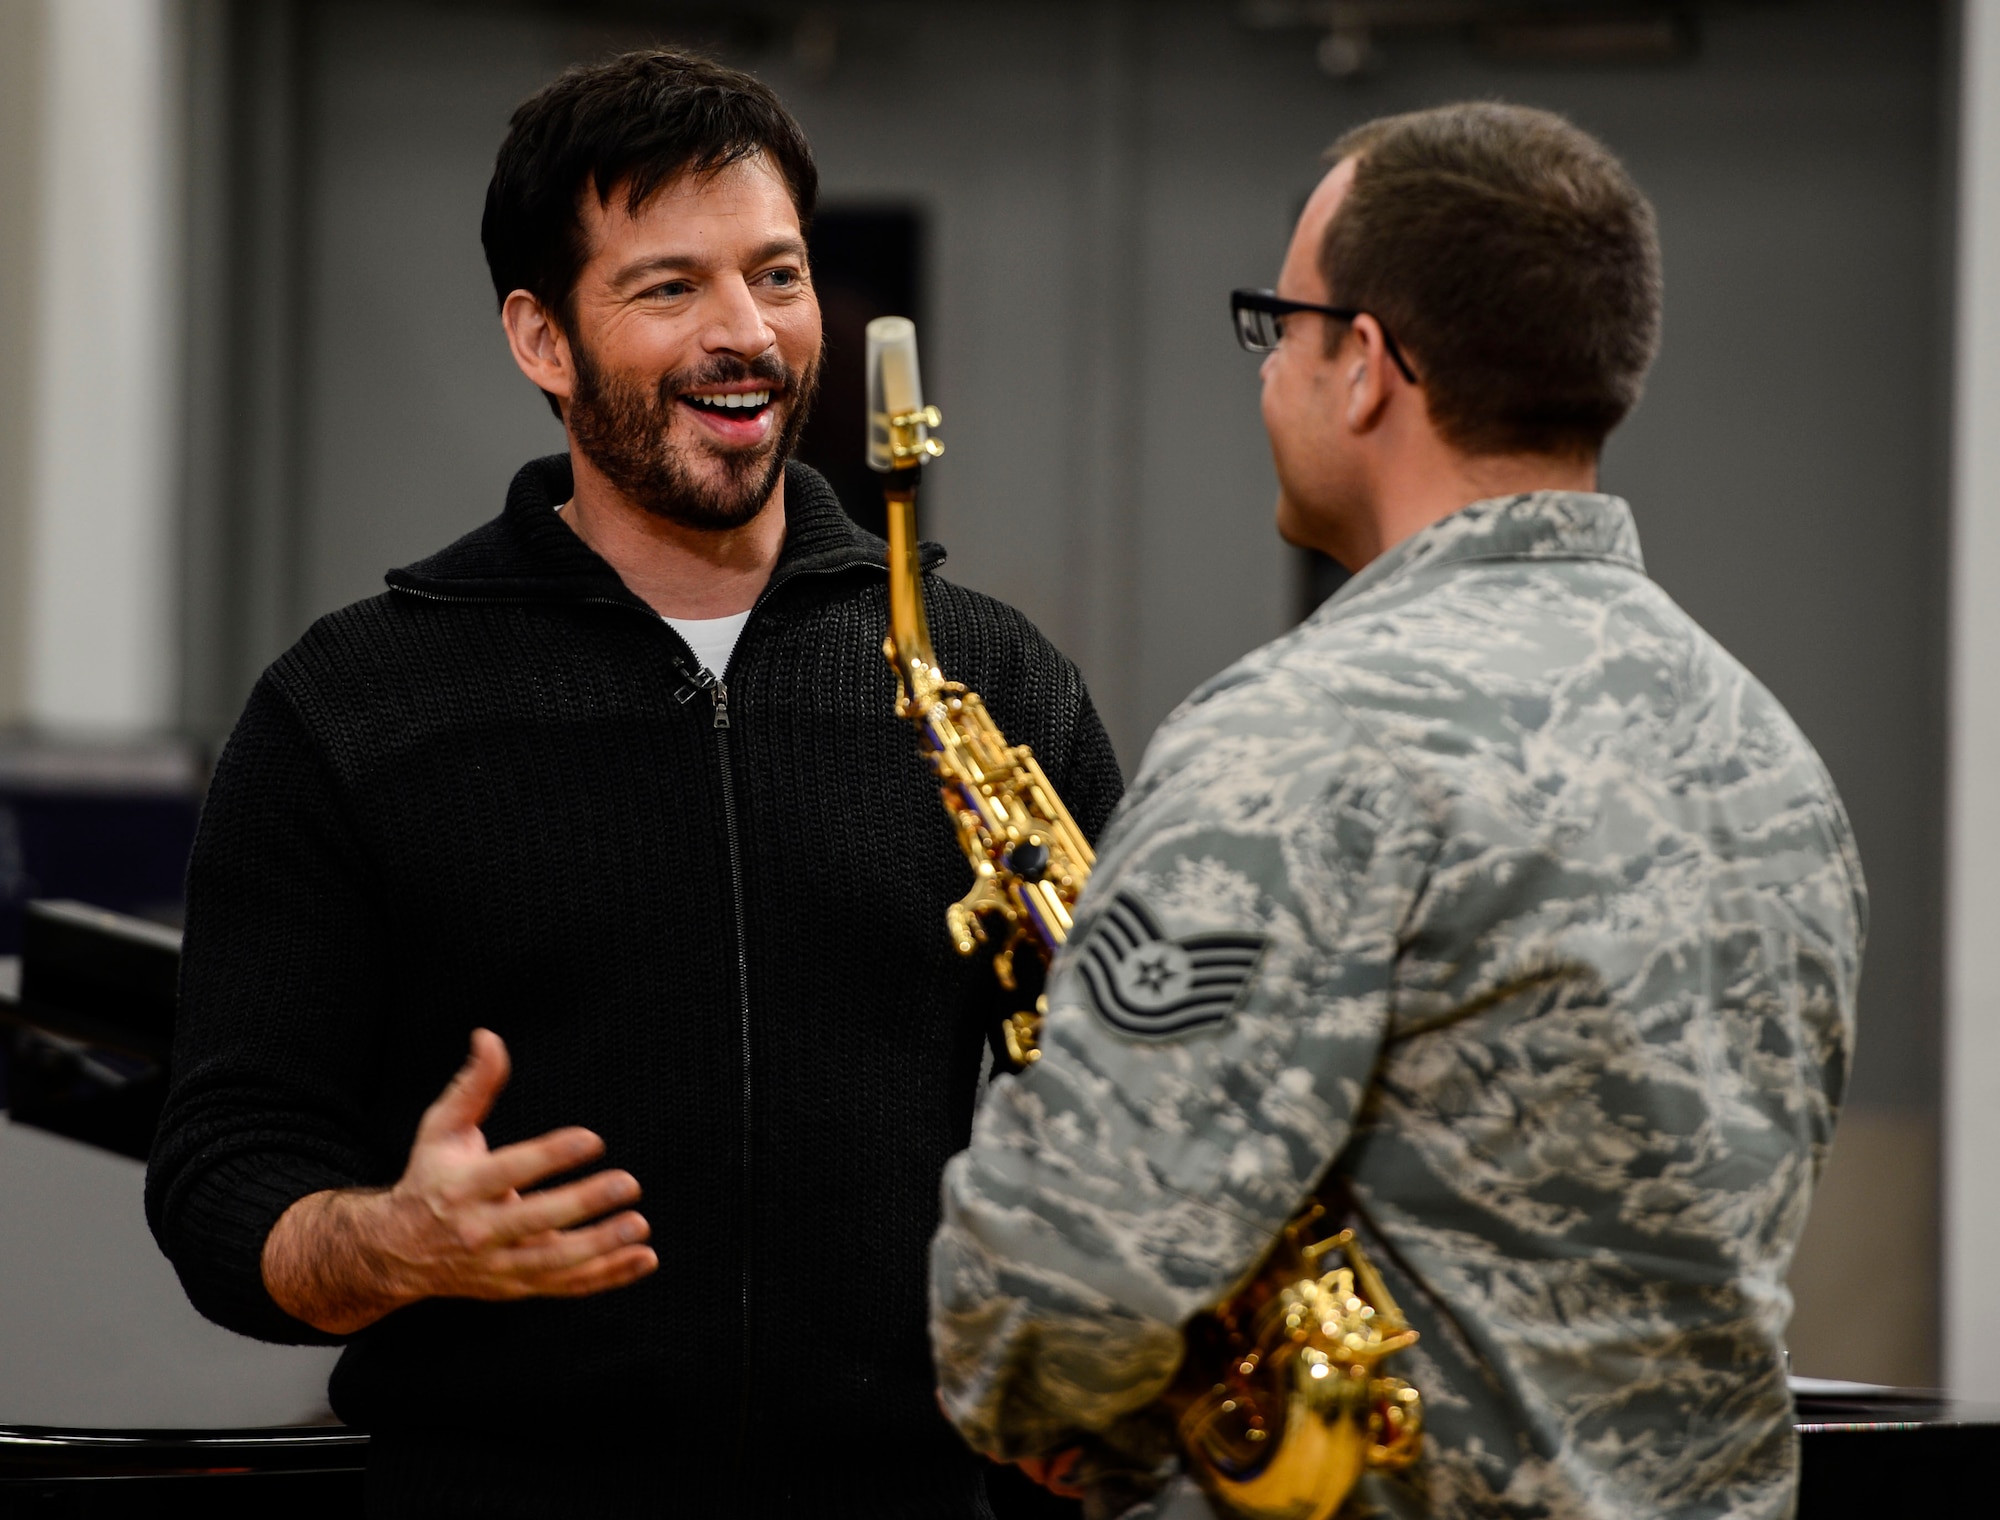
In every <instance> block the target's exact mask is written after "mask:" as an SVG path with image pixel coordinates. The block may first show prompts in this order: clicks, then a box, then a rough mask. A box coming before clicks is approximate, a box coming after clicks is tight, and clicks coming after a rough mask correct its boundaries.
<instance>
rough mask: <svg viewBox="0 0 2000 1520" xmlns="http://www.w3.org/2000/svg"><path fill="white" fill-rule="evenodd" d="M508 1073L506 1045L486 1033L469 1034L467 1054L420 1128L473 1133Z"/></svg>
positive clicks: (499, 1039)
mask: <svg viewBox="0 0 2000 1520" xmlns="http://www.w3.org/2000/svg"><path fill="white" fill-rule="evenodd" d="M510 1070H511V1063H510V1062H509V1061H508V1058H507V1045H506V1042H505V1041H504V1040H502V1039H501V1038H500V1036H499V1035H497V1034H495V1033H494V1032H493V1031H492V1030H490V1029H475V1030H473V1031H472V1052H471V1054H470V1055H468V1056H467V1057H466V1058H465V1064H464V1065H463V1066H461V1067H459V1069H458V1072H457V1074H456V1075H455V1076H453V1077H452V1079H451V1081H450V1082H449V1083H447V1084H446V1085H445V1090H444V1091H443V1092H442V1093H440V1094H439V1095H438V1100H437V1102H435V1103H433V1104H432V1105H431V1106H430V1111H429V1112H428V1113H426V1114H425V1115H424V1124H423V1127H424V1128H425V1129H433V1128H435V1129H442V1130H459V1129H475V1128H477V1127H478V1126H479V1125H481V1124H483V1123H485V1121H486V1116H487V1115H488V1114H489V1113H491V1112H492V1111H493V1102H494V1100H495V1099H496V1098H498V1097H499V1096H500V1090H501V1089H502V1088H503V1087H505V1086H506V1085H507V1076H508V1073H509V1071H510Z"/></svg>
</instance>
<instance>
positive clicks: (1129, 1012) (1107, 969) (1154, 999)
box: [1077, 892, 1266, 1038]
mask: <svg viewBox="0 0 2000 1520" xmlns="http://www.w3.org/2000/svg"><path fill="white" fill-rule="evenodd" d="M1265 943H1266V941H1265V937H1264V936H1263V935H1261V934H1190V935H1187V936H1185V937H1183V938H1181V939H1169V938H1167V936H1166V933H1165V932H1164V931H1163V930H1162V929H1161V928H1160V925H1159V921H1158V920H1156V919H1155V918H1154V917H1153V915H1152V913H1151V912H1150V911H1148V909H1147V907H1146V905H1145V904H1144V903H1142V902H1141V901H1139V899H1138V898H1136V897H1134V896H1133V895H1132V894H1131V893H1130V892H1120V893H1119V894H1118V895H1117V896H1116V897H1114V898H1112V900H1111V906H1110V907H1108V908H1106V909H1105V910H1104V912H1103V914H1102V915H1101V916H1100V917H1099V919H1098V921H1097V923H1096V925H1095V927H1094V928H1093V929H1092V930H1091V933H1090V937H1089V939H1088V940H1087V941H1086V942H1085V944H1084V945H1083V946H1082V954H1081V955H1080V956H1079V957H1078V961H1077V969H1078V970H1079V971H1080V972H1081V974H1082V976H1083V981H1084V985H1085V986H1086V987H1088V988H1089V989H1090V1001H1091V1003H1092V1004H1093V1005H1094V1006H1095V1007H1096V1009H1097V1014H1098V1017H1099V1018H1101V1019H1103V1020H1104V1022H1105V1023H1107V1024H1109V1025H1111V1027H1112V1028H1114V1029H1117V1030H1121V1031H1123V1032H1124V1033H1126V1034H1134V1035H1144V1036H1150V1037H1153V1038H1160V1037H1163V1036H1166V1035H1176V1034H1186V1033H1187V1032H1188V1031H1189V1030H1191V1029H1200V1028H1202V1027H1204V1026H1205V1025H1209V1024H1219V1023H1221V1022H1222V1021H1223V1020H1224V1019H1226V1018H1228V1017H1229V1015H1230V1014H1231V1013H1232V1012H1234V1011H1235V1008H1236V1003H1237V999H1239V998H1240V997H1242V995H1243V989H1244V988H1246V987H1248V986H1249V985H1250V978H1251V977H1252V976H1253V975H1254V974H1255V973H1256V970H1257V961H1258V958H1259V957H1260V956H1262V955H1263V953H1264V945H1265Z"/></svg>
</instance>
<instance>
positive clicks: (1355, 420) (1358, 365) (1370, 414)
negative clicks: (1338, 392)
mask: <svg viewBox="0 0 2000 1520" xmlns="http://www.w3.org/2000/svg"><path fill="white" fill-rule="evenodd" d="M1339 362H1340V364H1341V366H1342V372H1343V373H1344V374H1345V375H1346V376H1347V408H1346V411H1347V425H1348V427H1349V428H1350V429H1351V430H1353V431H1354V432H1357V433H1367V432H1372V431H1373V430H1374V429H1375V427H1376V425H1377V424H1378V423H1380V422H1381V420H1382V417H1383V414H1384V413H1385V412H1386V411H1387V410H1388V406H1389V395H1390V392H1391V390H1392V389H1393V388H1394V386H1395V384H1396V382H1397V381H1398V380H1400V379H1401V378H1402V376H1401V374H1400V373H1398V372H1396V370H1395V362H1396V361H1395V360H1393V359H1391V358H1390V357H1389V344H1388V340H1387V339H1386V337H1385V336H1384V335H1383V332H1382V324H1381V323H1379V322H1377V321H1376V320H1375V319H1374V318H1373V317H1371V316H1370V315H1369V314H1368V313H1367V312H1365V311H1364V312H1361V313H1359V314H1357V315H1356V316H1355V318H1354V320H1353V321H1352V322H1351V323H1349V324H1348V328H1347V336H1346V338H1345V339H1343V340H1342V342H1341V345H1340V358H1339Z"/></svg>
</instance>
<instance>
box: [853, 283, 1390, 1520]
mask: <svg viewBox="0 0 2000 1520" xmlns="http://www.w3.org/2000/svg"><path fill="white" fill-rule="evenodd" d="M868 415H869V427H868V463H869V465H870V466H871V467H872V468H874V469H876V470H877V471H880V472H881V473H883V474H884V475H886V476H887V477H888V478H887V481H886V482H885V484H884V487H883V492H884V495H886V497H887V498H888V506H889V636H888V638H887V639H885V640H884V641H883V644H882V652H883V653H884V654H885V655H887V656H888V659H889V663H890V664H891V665H892V666H894V667H895V670H896V676H897V681H898V685H899V691H898V695H897V700H896V715H897V716H898V717H900V718H904V719H907V720H908V721H909V722H910V723H912V724H913V725H915V727H916V730H917V736H918V739H919V742H920V743H921V745H922V748H923V752H924V754H925V755H926V756H928V757H929V759H930V762H931V765H932V767H933V768H934V769H935V770H936V772H937V778H938V787H939V792H940V794H941V795H942V797H943V799H944V806H945V811H946V812H947V813H948V814H949V815H950V816H951V819H952V823H953V826H954V827H955V828H956V830H957V833H958V842H959V846H960V848H962V849H963V850H964V852H965V858H966V862H967V864H969V865H970V866H971V867H972V876H973V881H972V890H971V891H970V892H968V893H966V894H965V896H964V897H962V898H961V899H959V901H957V902H955V903H953V904H952V905H951V907H950V908H949V909H947V910H946V913H945V924H946V928H947V929H948V931H949V932H950V935H951V939H952V943H953V944H954V945H955V946H956V947H957V949H958V952H959V954H961V955H971V954H974V953H975V952H976V951H977V950H978V948H979V947H980V946H981V945H982V944H985V943H987V942H989V940H993V941H997V947H996V949H995V953H994V957H993V969H994V973H995V974H996V975H997V976H998V977H999V979H1000V983H1001V985H1002V986H1003V987H1005V988H1007V989H1008V990H1010V991H1012V990H1013V989H1014V988H1015V987H1016V985H1017V978H1016V976H1015V957H1016V955H1017V953H1018V952H1019V951H1021V950H1023V949H1027V950H1029V951H1031V952H1032V953H1033V954H1034V955H1035V956H1036V957H1037V958H1038V959H1039V960H1040V961H1041V962H1042V964H1043V965H1044V966H1046V965H1047V964H1048V962H1049V961H1050V960H1052V959H1053V958H1054V956H1055V953H1056V951H1057V950H1059V949H1060V948H1061V947H1062V945H1063V944H1064V942H1065V941H1067V940H1068V938H1069V934H1070V929H1071V927H1072V924H1073V919H1072V913H1073V910H1074V909H1075V906H1076V900H1077V898H1078V897H1079V896H1080V895H1081V894H1082V892H1083V887H1084V883H1085V882H1087V881H1088V880H1089V879H1090V871H1091V867H1092V866H1093V865H1095V864H1096V861H1097V856H1096V854H1095V852H1093V851H1092V849H1091V847H1090V842H1089V841H1088V840H1086V839H1085V838H1084V837H1083V832H1082V830H1080V829H1079V828H1077V826H1076V822H1075V820H1074V819H1072V818H1071V817H1070V815H1069V809H1068V808H1066V807H1064V806H1063V801H1062V798H1061V797H1059V796H1058V795H1057V794H1056V789H1055V788H1054V787H1053V786H1052V785H1050V783H1049V778H1048V777H1047V776H1046V775H1044V774H1043V772H1042V767H1041V765H1040V764H1039V763H1038V762H1037V761H1036V759H1035V756H1034V753H1033V752H1032V751H1031V750H1030V749H1029V748H1028V746H1027V745H1025V744H1009V743H1008V742H1007V739H1006V736H1005V735H1004V734H1002V733H1001V732H1000V728H999V726H998V725H997V724H996V723H994V721H993V718H992V715H991V714H990V713H988V712H987V710H986V704H985V703H984V702H982V701H981V700H980V699H979V694H978V693H977V692H974V691H970V690H968V689H967V688H966V687H964V686H962V685H960V684H959V683H958V682H956V681H951V680H947V679H946V678H945V675H944V673H943V671H941V670H940V669H939V668H938V661H937V655H936V653H935V652H934V651H933V650H932V648H931V635H930V626H929V621H928V619H927V618H926V617H925V615H924V590H923V578H922V570H921V566H920V564H919V562H918V555H917V481H918V478H919V474H920V469H921V466H923V465H924V464H925V463H927V462H928V461H930V460H931V459H934V458H936V457H937V456H938V455H939V454H942V453H943V452H944V445H943V444H941V443H939V442H938V441H937V439H935V438H933V437H932V436H931V432H932V430H933V429H935V428H936V427H937V426H938V425H939V422H940V421H941V419H940V417H939V415H938V410H937V408H936V407H934V406H930V405H927V404H926V403H925V402H924V399H923V389H922V386H921V384H920V383H919V380H918V375H917V333H916V327H915V325H914V324H913V323H912V322H911V321H910V320H909V319H908V318H907V317H878V318H876V319H875V320H874V321H873V322H870V323H869V324H868ZM1044 1011H1046V1007H1045V1004H1044V1003H1043V1002H1041V1001H1039V1000H1038V1002H1037V1006H1036V1008H1035V1010H1033V1011H1028V1010H1023V1011H1021V1012H1018V1013H1015V1014H1014V1015H1013V1016H1012V1017H1011V1018H1009V1019H1008V1021H1007V1025H1006V1028H1005V1031H1004V1033H1005V1036H1006V1043H1007V1053H1008V1055H1009V1056H1010V1057H1011V1058H1012V1059H1013V1062H1014V1064H1015V1065H1016V1066H1017V1067H1025V1066H1027V1065H1028V1064H1030V1063H1031V1062H1033V1061H1035V1060H1037V1059H1039V1058H1040V1055H1041V1048H1040V1043H1039V1042H1040V1036H1041V1015H1042V1013H1043V1012H1044ZM1325 1212H1326V1211H1325V1209H1324V1207H1323V1206H1322V1205H1320V1204H1319V1203H1317V1202H1314V1203H1312V1204H1310V1205H1309V1206H1308V1207H1307V1208H1306V1210H1305V1211H1304V1212H1302V1213H1301V1214H1300V1215H1299V1216H1298V1218H1296V1219H1295V1220H1293V1221H1292V1222H1291V1223H1290V1224H1289V1225H1287V1226H1286V1227H1285V1230H1284V1232H1283V1233H1282V1234H1281V1235H1280V1237H1279V1238H1278V1240H1277V1241H1276V1242H1274V1243H1273V1245H1272V1248H1271V1251H1270V1253H1269V1255H1268V1256H1267V1257H1266V1258H1265V1260H1264V1263H1263V1265H1262V1266H1261V1267H1260V1268H1259V1269H1258V1271H1257V1272H1256V1273H1255V1274H1254V1275H1253V1276H1252V1278H1251V1279H1250V1281H1249V1283H1248V1284H1247V1285H1246V1286H1244V1287H1243V1288H1241V1289H1239V1290H1238V1291H1237V1292H1236V1293H1235V1294H1233V1295H1232V1296H1231V1297H1230V1298H1228V1299H1227V1300H1225V1301H1224V1302H1223V1303H1221V1304H1218V1305H1217V1306H1216V1307H1215V1308H1214V1309H1212V1310H1210V1311H1209V1312H1208V1313H1207V1314H1204V1315H1201V1316H1198V1317H1197V1319H1196V1320H1195V1322H1194V1323H1193V1324H1191V1325H1189V1326H1188V1352H1187V1358H1186V1362H1185V1364H1184V1366H1183V1368H1182V1372H1181V1376H1180V1377H1179V1378H1178V1379H1177V1380H1176V1382H1175V1385H1174V1388H1173V1389H1172V1390H1171V1391H1170V1392H1169V1394H1168V1395H1167V1398H1166V1401H1165V1402H1166V1403H1167V1405H1168V1407H1169V1408H1170V1409H1171V1410H1172V1412H1173V1415H1174V1418H1175V1427H1176V1431H1177V1433H1178V1435H1179V1439H1180V1447H1181V1451H1182V1454H1183V1456H1184V1457H1185V1459H1186V1462H1187V1466H1188V1470H1189V1471H1190V1472H1191V1473H1192V1474H1193V1475H1194V1476H1195V1478H1196V1479H1197V1480H1198V1481H1199V1482H1200V1483H1201V1484H1202V1486H1203V1487H1204V1488H1205V1489H1207V1491H1208V1493H1209V1495H1210V1497H1211V1498H1213V1499H1214V1500H1215V1501H1216V1503H1217V1504H1218V1505H1219V1506H1220V1508H1221V1509H1222V1510H1223V1511H1224V1512H1225V1513H1227V1514H1230V1515H1235V1516H1239V1517H1241V1520H1330V1517H1331V1516H1332V1515H1333V1514H1334V1512H1335V1511H1336V1510H1338V1509H1339V1508H1340V1506H1341V1504H1342V1503H1343V1502H1344V1501H1345V1500H1346V1498H1347V1494H1348V1492H1349V1490H1351V1489H1352V1488H1353V1486H1354V1484H1355V1482H1356V1481H1357V1480H1358V1479H1359V1478H1360V1476H1361V1474H1362V1472H1363V1471H1365V1470H1366V1469H1368V1468H1371V1467H1372V1468H1377V1469H1383V1470H1389V1469H1395V1468H1399V1467H1405V1466H1408V1465H1409V1464H1410V1463H1411V1462H1413V1461H1414V1460H1415V1459H1416V1457H1417V1455H1418V1452H1419V1451H1420V1449H1421V1443H1422V1438H1423V1401H1422V1399H1421V1398H1420V1397H1419V1396H1418V1393H1417V1390H1416V1389H1414V1388H1412V1387H1410V1386H1409V1385H1408V1384H1407V1383H1404V1382H1403V1381H1401V1380H1400V1379H1398V1378H1393V1377H1384V1376H1381V1375H1379V1374H1378V1373H1377V1371H1376V1367H1377V1364H1378V1363H1379V1362H1380V1361H1381V1360H1382V1359H1383V1358H1385V1357H1388V1356H1391V1355H1394V1354H1395V1353H1396V1352H1397V1351H1400V1350H1402V1349H1403V1348H1404V1347H1406V1346H1408V1345H1410V1344H1411V1343H1412V1342H1414V1341H1415V1340H1416V1338H1417V1333H1416V1331H1414V1330H1412V1329H1410V1327H1409V1325H1408V1324H1407V1323H1406V1322H1405V1321H1404V1319H1403V1315H1402V1311H1401V1310H1400V1309H1398V1308H1397V1307H1396V1302H1395V1300H1394V1298H1392V1297H1391V1296H1390V1294H1389V1290H1388V1287H1387V1285H1386V1284H1384V1282H1383V1281H1382V1277H1381V1274H1380V1273H1379V1272H1378V1271H1377V1270H1376V1269H1375V1266H1374V1264H1373V1263H1372V1262H1371V1261H1370V1260H1369V1259H1368V1256H1367V1254H1366V1253H1365V1252H1364V1251H1363V1250H1362V1248H1361V1245H1360V1243H1359V1242H1358V1241H1356V1240H1355V1238H1354V1234H1353V1232H1352V1231H1351V1230H1342V1231H1340V1232H1339V1233H1338V1234H1336V1235H1333V1236H1331V1237H1330V1238H1328V1239H1325V1240H1318V1241H1314V1240H1312V1239H1311V1235H1312V1232H1313V1227H1314V1226H1315V1225H1316V1224H1318V1222H1319V1221H1320V1219H1321V1218H1323V1217H1324V1215H1325ZM1335 1253H1339V1255H1341V1256H1342V1257H1344V1258H1345V1265H1342V1266H1334V1267H1329V1265H1328V1261H1327V1258H1330V1257H1332V1256H1333V1255H1334V1254H1335Z"/></svg>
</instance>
